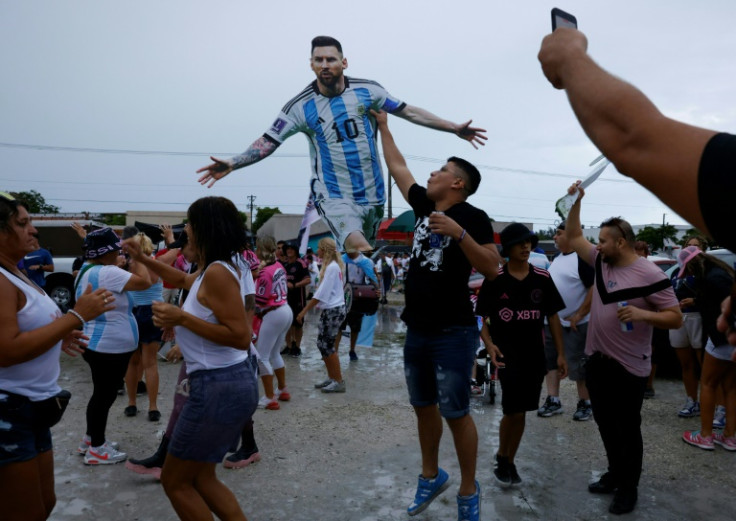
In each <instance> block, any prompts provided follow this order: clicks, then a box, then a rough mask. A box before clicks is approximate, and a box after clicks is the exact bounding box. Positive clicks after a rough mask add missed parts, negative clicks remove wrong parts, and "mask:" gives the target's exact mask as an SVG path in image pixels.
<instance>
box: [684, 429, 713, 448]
mask: <svg viewBox="0 0 736 521" xmlns="http://www.w3.org/2000/svg"><path fill="white" fill-rule="evenodd" d="M682 440H683V441H684V442H685V443H688V444H690V445H693V446H695V447H699V448H701V449H703V450H713V435H712V434H711V435H710V436H702V435H701V434H700V431H685V432H684V433H683V434H682Z"/></svg>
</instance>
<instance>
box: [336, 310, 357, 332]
mask: <svg viewBox="0 0 736 521" xmlns="http://www.w3.org/2000/svg"><path fill="white" fill-rule="evenodd" d="M362 325H363V313H356V312H354V311H350V312H348V314H347V316H346V317H345V320H343V321H342V324H340V331H345V329H347V327H348V326H350V334H351V335H352V334H358V333H360V327H361V326H362Z"/></svg>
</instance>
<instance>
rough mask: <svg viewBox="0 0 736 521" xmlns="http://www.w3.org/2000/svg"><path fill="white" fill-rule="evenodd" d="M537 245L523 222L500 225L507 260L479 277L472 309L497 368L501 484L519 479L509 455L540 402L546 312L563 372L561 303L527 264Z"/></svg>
mask: <svg viewBox="0 0 736 521" xmlns="http://www.w3.org/2000/svg"><path fill="white" fill-rule="evenodd" d="M536 244H537V236H536V235H534V233H532V232H531V231H529V229H528V228H527V227H526V226H524V225H523V224H521V223H511V224H509V225H508V226H507V227H506V228H504V230H503V231H502V232H501V245H502V247H503V254H504V256H507V257H508V258H509V261H508V263H507V264H506V265H505V266H504V267H503V268H501V269H500V270H499V273H498V277H496V278H495V279H494V280H486V281H484V282H483V286H482V287H481V289H480V293H479V295H478V303H477V305H476V308H475V312H476V313H477V314H478V315H480V316H482V317H484V318H485V319H486V320H484V323H483V331H482V332H481V337H482V338H483V342H484V343H485V345H486V349H487V350H488V352H489V353H490V354H491V358H492V360H493V363H494V364H496V365H497V366H498V367H499V369H500V370H499V372H498V374H499V378H500V380H501V389H502V391H503V394H502V406H503V418H502V419H501V427H500V429H499V444H498V452H497V453H496V468H495V469H494V470H493V473H494V475H495V476H496V479H497V480H498V481H499V482H500V483H501V485H503V486H509V485H515V484H518V483H521V478H520V477H519V474H518V472H517V471H516V465H515V464H514V457H515V456H516V451H517V450H518V449H519V444H520V443H521V437H522V436H523V434H524V424H525V421H526V411H535V410H537V407H539V396H540V393H541V392H542V381H543V380H544V375H545V374H546V372H547V365H546V358H545V354H544V319H545V317H547V320H548V322H549V328H550V331H551V333H552V338H553V340H554V344H555V347H556V348H557V368H558V372H559V376H560V378H564V377H565V376H567V362H566V361H565V349H564V347H563V344H562V325H561V324H560V319H559V317H558V316H557V312H558V311H560V310H561V309H564V307H565V302H564V301H563V300H562V297H561V296H560V293H559V292H558V291H557V288H556V287H555V283H554V282H553V281H552V277H551V276H550V274H549V273H548V272H547V271H546V270H543V269H540V268H537V267H535V266H532V265H531V264H529V253H530V252H531V251H532V248H534V247H535V246H536ZM499 359H501V360H499Z"/></svg>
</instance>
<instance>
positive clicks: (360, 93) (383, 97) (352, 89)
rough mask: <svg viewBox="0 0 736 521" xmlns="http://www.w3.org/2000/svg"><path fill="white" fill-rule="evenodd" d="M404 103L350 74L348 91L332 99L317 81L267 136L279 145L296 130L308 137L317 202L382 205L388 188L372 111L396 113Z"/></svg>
mask: <svg viewBox="0 0 736 521" xmlns="http://www.w3.org/2000/svg"><path fill="white" fill-rule="evenodd" d="M405 106H406V104H405V103H403V102H401V101H399V100H398V99H396V98H394V97H392V96H391V95H390V94H389V93H388V92H386V90H385V89H384V88H383V87H381V86H380V85H379V84H378V83H376V82H375V81H371V80H361V79H357V78H348V77H347V76H346V77H345V90H344V91H343V92H342V94H340V95H339V96H335V97H331V98H330V97H326V96H323V95H322V94H320V92H319V88H318V87H317V80H315V81H313V82H312V83H311V84H309V85H308V86H307V88H305V89H304V90H303V91H302V92H301V93H299V94H298V95H297V96H296V97H295V98H293V99H292V100H291V101H289V102H288V103H287V104H286V105H284V107H283V108H282V109H281V112H280V113H279V115H278V117H277V118H276V121H274V122H273V124H272V125H271V128H270V129H268V131H266V133H265V134H264V136H265V137H266V139H269V140H271V141H273V142H275V143H277V144H281V143H283V142H284V141H285V140H286V139H287V138H289V137H291V136H293V135H294V134H296V133H297V132H302V133H304V135H306V136H307V140H308V141H309V155H310V157H311V163H312V181H311V183H310V184H311V189H312V194H313V195H314V200H315V201H320V200H322V199H325V198H330V199H351V200H353V201H354V202H355V203H357V204H360V205H382V204H383V203H384V202H385V200H386V190H385V186H384V183H383V172H382V171H381V162H380V160H379V157H378V149H377V132H376V122H375V119H374V118H373V117H372V116H371V114H370V110H371V109H373V110H376V111H378V110H383V111H385V112H391V113H394V112H398V111H400V110H402V109H403V108H404V107H405Z"/></svg>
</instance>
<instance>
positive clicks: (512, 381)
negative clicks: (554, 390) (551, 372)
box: [498, 361, 546, 414]
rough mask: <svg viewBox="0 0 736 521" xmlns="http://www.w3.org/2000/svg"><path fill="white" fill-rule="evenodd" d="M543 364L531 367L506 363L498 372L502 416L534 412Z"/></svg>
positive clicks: (540, 384) (521, 363) (523, 364)
mask: <svg viewBox="0 0 736 521" xmlns="http://www.w3.org/2000/svg"><path fill="white" fill-rule="evenodd" d="M544 367H545V366H544V364H541V365H540V364H535V365H534V366H533V367H530V366H529V365H527V364H525V363H524V362H521V361H520V362H517V363H513V362H512V363H508V362H507V363H506V367H504V368H502V369H499V370H498V378H499V380H501V407H502V409H503V413H504V414H514V413H520V412H526V411H536V410H537V409H538V408H539V397H540V396H541V394H542V383H543V382H544V375H545V374H546V371H545V370H544Z"/></svg>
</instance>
